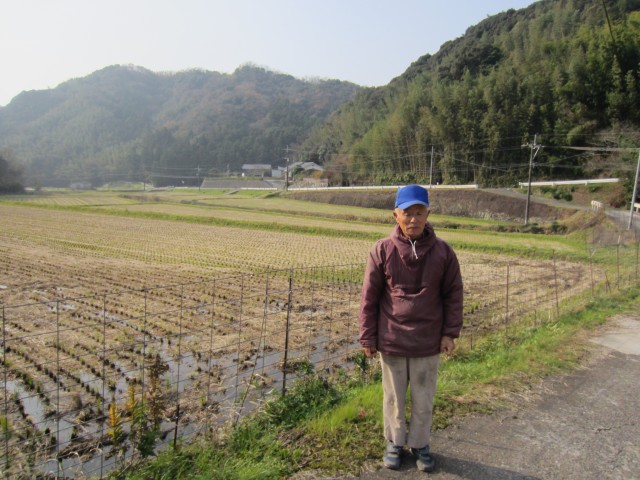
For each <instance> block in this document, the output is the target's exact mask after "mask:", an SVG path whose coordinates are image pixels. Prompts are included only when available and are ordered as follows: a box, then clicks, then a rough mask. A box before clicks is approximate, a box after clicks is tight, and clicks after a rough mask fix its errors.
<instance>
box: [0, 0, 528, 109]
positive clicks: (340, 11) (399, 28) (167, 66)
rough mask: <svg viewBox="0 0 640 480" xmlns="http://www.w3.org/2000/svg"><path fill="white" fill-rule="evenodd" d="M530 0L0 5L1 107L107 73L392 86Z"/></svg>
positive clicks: (53, 0) (23, 0)
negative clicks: (189, 72)
mask: <svg viewBox="0 0 640 480" xmlns="http://www.w3.org/2000/svg"><path fill="white" fill-rule="evenodd" d="M532 3H534V1H533V0H486V1H485V0H451V1H442V0H421V1H420V0H384V1H383V0H261V1H259V0H224V1H223V0H180V1H178V0H173V1H171V0H108V1H105V0H19V1H18V0H15V1H7V2H3V5H2V6H0V59H2V77H1V79H0V105H6V104H8V103H9V101H10V100H11V98H13V97H14V96H15V95H17V94H19V93H20V92H21V91H23V90H40V89H46V88H55V87H56V86H57V85H59V84H60V83H62V82H64V81H66V80H69V79H71V78H76V77H83V76H85V75H88V74H90V73H91V72H94V71H96V70H99V69H101V68H103V67H106V66H108V65H114V64H134V65H139V66H142V67H145V68H148V69H150V70H153V71H179V70H186V69H190V68H201V69H205V70H213V71H218V72H223V73H232V72H233V71H234V70H235V69H236V68H237V67H238V66H240V65H242V64H245V63H253V64H256V65H260V66H264V67H267V68H269V69H271V70H274V71H277V72H282V73H288V74H291V75H294V76H295V77H298V78H322V79H326V78H336V79H340V80H348V81H351V82H354V83H357V84H360V85H366V86H378V85H385V84H387V83H388V82H389V81H390V80H391V79H392V78H394V77H396V76H398V75H400V74H401V73H402V72H403V71H404V70H405V69H406V68H407V67H408V66H409V65H410V64H411V62H413V61H415V60H416V59H418V58H419V57H420V56H422V55H424V54H426V53H435V52H437V51H438V49H439V48H440V46H441V45H442V44H443V43H445V42H446V41H448V40H453V39H455V38H457V37H459V36H461V35H463V34H464V32H465V30H466V29H467V28H468V27H469V26H471V25H475V24H476V23H478V22H480V21H481V20H483V19H484V18H486V17H487V16H490V15H494V14H496V13H499V12H502V11H505V10H508V9H510V8H514V9H519V8H523V7H526V6H528V5H531V4H532Z"/></svg>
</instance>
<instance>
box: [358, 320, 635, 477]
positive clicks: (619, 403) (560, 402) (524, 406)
mask: <svg viewBox="0 0 640 480" xmlns="http://www.w3.org/2000/svg"><path fill="white" fill-rule="evenodd" d="M592 342H593V343H594V344H595V347H594V351H593V354H592V356H591V357H590V360H589V362H588V363H587V365H585V366H584V368H581V369H579V370H577V371H575V372H573V373H571V374H568V375H564V376H560V377H554V378H549V379H546V380H545V381H543V382H542V383H541V384H540V385H538V386H536V387H535V388H534V392H532V395H530V396H528V397H527V398H522V399H519V400H517V401H516V406H514V407H513V408H512V409H510V410H508V411H501V412H500V413H497V414H494V415H485V416H475V417H471V418H467V419H465V420H463V421H460V422H459V423H457V424H455V425H453V426H451V427H449V428H447V429H445V430H443V431H440V432H436V433H435V434H434V435H433V437H432V440H431V448H432V451H433V452H434V455H435V457H436V462H437V469H436V471H435V472H434V473H432V474H430V475H428V477H429V478H434V479H440V480H445V479H446V480H451V479H469V480H490V479H491V480H493V479H504V480H516V479H522V480H524V479H528V480H536V479H544V480H551V479H553V480H555V479H557V480H572V479H576V480H577V479H580V480H583V479H625V480H627V479H640V414H639V413H638V412H640V383H639V382H638V380H639V379H640V312H637V313H633V314H629V315H624V316H619V317H616V318H614V319H612V320H611V321H610V322H609V323H608V324H607V326H606V327H605V328H604V329H603V330H602V331H601V332H600V333H599V334H598V336H596V337H594V338H593V340H592ZM378 467H379V465H375V466H374V465H371V469H372V470H374V469H375V468H378ZM426 477H427V475H426V474H424V473H420V472H418V471H417V470H416V468H415V461H414V460H413V459H411V457H409V458H408V459H405V462H404V465H403V468H402V469H401V470H399V471H390V470H385V469H381V470H376V471H369V472H365V473H363V474H362V475H361V476H360V479H361V480H386V479H402V480H413V479H423V480H424V479H425V478H426Z"/></svg>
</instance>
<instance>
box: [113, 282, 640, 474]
mask: <svg viewBox="0 0 640 480" xmlns="http://www.w3.org/2000/svg"><path fill="white" fill-rule="evenodd" d="M639 303H640V289H639V288H638V287H636V288H634V289H630V290H627V291H624V292H619V293H617V294H615V295H611V296H608V297H602V298H596V299H593V300H590V301H588V302H586V303H585V301H584V299H574V300H573V301H572V305H568V306H567V308H568V309H569V310H570V313H566V314H564V315H561V316H560V317H558V318H557V319H556V320H554V321H552V322H548V323H544V324H541V325H537V326H530V325H529V326H521V327H519V328H516V327H513V328H510V330H509V332H508V335H507V334H505V333H504V332H497V333H494V334H492V335H488V336H486V337H484V339H483V341H482V342H481V343H480V344H478V345H477V346H476V348H474V349H473V350H466V351H465V350H464V349H459V350H458V352H459V353H458V354H456V355H455V356H454V357H453V358H451V359H449V360H443V362H442V363H441V367H440V375H439V381H438V393H437V395H436V401H435V412H434V428H442V427H445V426H446V425H448V424H449V422H450V421H451V419H453V418H454V417H459V416H464V415H467V414H469V413H472V412H474V413H477V412H491V411H493V410H495V409H496V408H499V407H500V406H503V405H505V404H507V403H508V401H509V395H508V394H509V393H513V392H522V391H526V390H528V389H530V388H531V386H532V385H533V384H534V383H535V382H537V381H539V380H540V379H541V378H543V377H545V376H548V375H551V374H555V373H559V372H564V371H568V370H570V369H572V368H574V367H575V366H576V365H578V364H579V363H580V361H581V359H582V358H583V357H584V353H585V352H586V351H587V349H588V348H589V347H588V345H589V344H588V342H587V340H586V339H587V337H588V336H587V335H586V334H585V333H586V332H588V331H589V330H591V329H593V328H594V327H595V326H597V325H601V324H603V323H605V322H606V319H607V318H609V317H611V316H612V315H614V314H616V313H619V312H621V311H624V310H630V309H633V308H637V305H638V304H639ZM371 374H372V378H373V380H372V381H364V379H365V378H368V375H371ZM381 398H382V390H381V385H380V382H379V375H378V372H377V371H373V372H368V374H367V375H365V376H362V377H359V378H344V377H343V378H342V380H341V381H338V382H331V383H330V382H329V381H328V380H327V379H325V378H323V377H322V376H320V375H317V374H310V375H308V376H306V377H304V378H303V379H302V381H301V382H300V383H298V384H297V385H296V386H295V387H294V389H293V390H292V391H291V392H290V394H289V396H287V397H278V398H277V399H275V400H274V401H272V402H270V403H269V404H267V407H266V408H265V409H264V410H263V411H262V412H261V413H260V414H258V415H256V416H254V417H252V418H250V419H247V420H246V421H243V422H241V423H240V424H239V425H238V426H236V427H235V428H234V429H233V430H232V431H231V432H230V434H229V435H228V436H227V437H222V438H220V439H218V440H217V441H214V440H208V441H207V440H204V439H201V440H198V441H197V442H196V443H195V444H193V445H189V446H182V447H181V448H179V449H177V450H176V451H167V452H164V453H163V454H161V455H160V456H159V457H158V458H157V459H154V460H152V461H150V462H149V463H147V464H145V465H144V466H141V467H138V468H137V469H135V470H133V471H128V470H125V471H121V472H120V473H119V474H114V478H128V479H165V478H166V479H169V478H173V479H187V478H189V479H204V478H213V479H238V480H240V479H255V478H261V479H274V480H275V479H280V478H286V477H287V476H290V475H292V474H294V473H295V472H298V471H300V470H305V469H308V470H314V471H322V472H325V473H327V474H345V473H350V474H357V473H358V472H359V470H360V468H361V466H362V465H363V464H364V463H365V462H367V461H377V460H378V459H379V457H380V455H381V452H382V449H383V446H384V440H383V438H382V412H381V406H382V405H381V404H382V401H381Z"/></svg>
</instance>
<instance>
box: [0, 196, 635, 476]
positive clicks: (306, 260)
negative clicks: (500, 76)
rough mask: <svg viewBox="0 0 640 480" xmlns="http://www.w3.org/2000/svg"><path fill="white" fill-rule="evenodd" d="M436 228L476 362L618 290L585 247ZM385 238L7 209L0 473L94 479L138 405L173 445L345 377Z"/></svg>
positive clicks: (233, 217)
mask: <svg viewBox="0 0 640 480" xmlns="http://www.w3.org/2000/svg"><path fill="white" fill-rule="evenodd" d="M430 220H432V223H433V224H434V225H435V227H436V232H437V234H438V235H439V236H441V237H442V238H444V239H445V240H447V241H448V242H449V243H451V245H452V246H453V247H454V248H455V249H456V251H457V254H458V258H459V260H460V263H461V266H462V270H463V278H464V281H465V295H466V306H465V314H466V316H467V323H466V327H465V331H464V338H463V341H467V342H468V345H469V348H471V346H472V343H473V339H474V338H477V336H479V335H481V333H482V331H483V330H487V329H494V328H500V327H501V326H503V325H505V324H507V323H508V322H509V321H510V319H511V318H512V317H517V316H519V315H520V316H521V315H523V314H524V313H523V312H526V313H527V315H531V314H533V315H534V316H533V317H531V321H534V322H535V321H538V320H540V318H541V317H543V316H544V315H549V313H548V312H549V311H551V310H553V309H554V308H557V307H558V305H559V304H560V303H561V302H563V301H565V300H567V299H569V298H570V297H571V296H575V295H578V294H580V293H582V292H588V291H590V290H591V291H593V289H594V288H596V287H597V286H598V285H601V284H603V282H605V283H606V282H609V281H611V282H613V281H614V277H613V276H612V275H614V273H615V272H613V271H612V270H611V269H608V268H607V266H606V265H605V264H604V263H603V262H595V263H594V261H593V260H594V255H593V252H591V253H590V251H589V249H588V248H585V238H584V236H582V237H580V236H577V237H571V236H566V237H565V236H541V235H525V234H505V233H499V232H496V231H495V227H496V225H503V224H504V222H503V223H501V224H498V223H497V222H488V221H486V220H473V219H460V220H459V221H457V225H458V228H456V229H446V228H439V227H438V225H439V224H441V225H444V224H445V223H447V222H450V221H451V219H447V218H438V217H437V216H434V217H433V218H431V219H430ZM457 220H458V219H457ZM465 225H466V226H468V229H466V228H465V227H464V226H465ZM392 226H393V223H392V217H391V212H390V211H384V210H375V209H362V208H360V207H358V208H354V207H341V206H335V205H325V204H317V203H311V202H301V201H295V200H290V199H287V198H279V197H277V196H273V195H272V194H269V193H264V192H237V193H231V194H230V193H229V192H224V191H207V192H198V191H197V190H185V191H162V192H136V193H130V192H128V193H123V192H80V193H78V192H67V191H58V192H45V193H42V194H33V195H26V196H11V197H0V306H1V308H2V312H1V313H2V365H3V368H2V376H3V387H4V388H3V391H2V395H3V401H2V411H1V412H0V420H1V421H2V422H1V423H2V435H1V438H0V470H2V471H3V473H4V476H5V477H7V478H22V477H30V476H37V475H42V474H55V475H58V476H61V475H64V476H67V477H69V478H72V477H85V476H92V475H93V476H102V475H103V473H104V472H106V471H108V470H109V469H110V468H112V467H113V466H114V465H115V463H116V462H117V460H118V458H122V457H123V456H124V457H128V456H133V455H135V454H136V444H135V442H136V441H137V440H136V439H138V437H137V435H138V434H139V432H138V431H137V430H136V428H137V425H138V424H137V423H136V422H134V416H133V413H132V412H133V411H134V408H133V406H134V405H137V404H142V405H146V409H147V410H145V411H146V412H147V413H146V415H147V417H146V422H147V423H148V425H152V426H153V428H152V430H153V431H154V432H157V433H158V435H159V440H158V442H159V443H158V445H169V444H171V442H175V441H177V439H179V438H189V437H190V436H192V435H195V434H196V433H199V432H202V431H209V432H210V431H215V430H216V429H217V428H219V427H220V425H222V424H223V423H225V422H228V421H232V420H234V419H236V418H238V417H239V416H240V415H242V414H245V413H246V412H249V411H251V410H252V409H254V408H256V406H257V405H259V403H260V401H261V399H263V398H265V397H266V396H267V395H269V393H270V392H272V391H280V390H281V391H285V390H286V382H287V381H291V378H293V377H295V376H296V374H298V373H299V372H301V371H304V370H305V369H307V368H309V367H310V366H311V367H314V368H324V369H326V370H327V371H329V370H339V369H341V368H345V366H347V365H349V364H350V363H351V362H352V360H353V355H354V352H355V351H356V350H357V312H358V305H359V295H360V283H361V278H362V271H363V268H364V264H365V262H366V258H367V254H368V252H369V250H370V248H371V246H372V245H373V243H374V242H375V240H376V239H379V238H382V237H384V236H386V235H388V234H389V233H390V231H391V229H392ZM636 252H637V248H636ZM623 253H624V252H623ZM624 254H626V255H632V254H633V252H632V251H629V252H626V253H624ZM618 255H619V251H618ZM636 255H637V254H636ZM607 258H610V257H607ZM629 258H631V257H629ZM612 272H613V273H612ZM465 339H467V340H465ZM149 428H151V427H149ZM138 440H139V439H138Z"/></svg>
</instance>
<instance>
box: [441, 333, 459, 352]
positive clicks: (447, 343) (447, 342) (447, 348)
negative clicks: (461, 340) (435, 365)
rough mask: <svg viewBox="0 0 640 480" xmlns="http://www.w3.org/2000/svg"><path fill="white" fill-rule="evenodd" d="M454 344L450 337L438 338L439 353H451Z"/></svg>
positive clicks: (454, 346)
mask: <svg viewBox="0 0 640 480" xmlns="http://www.w3.org/2000/svg"><path fill="white" fill-rule="evenodd" d="M455 348H456V344H455V343H454V341H453V338H451V337H446V336H445V337H442V340H440V353H446V354H447V355H451V354H452V353H453V350H455Z"/></svg>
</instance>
